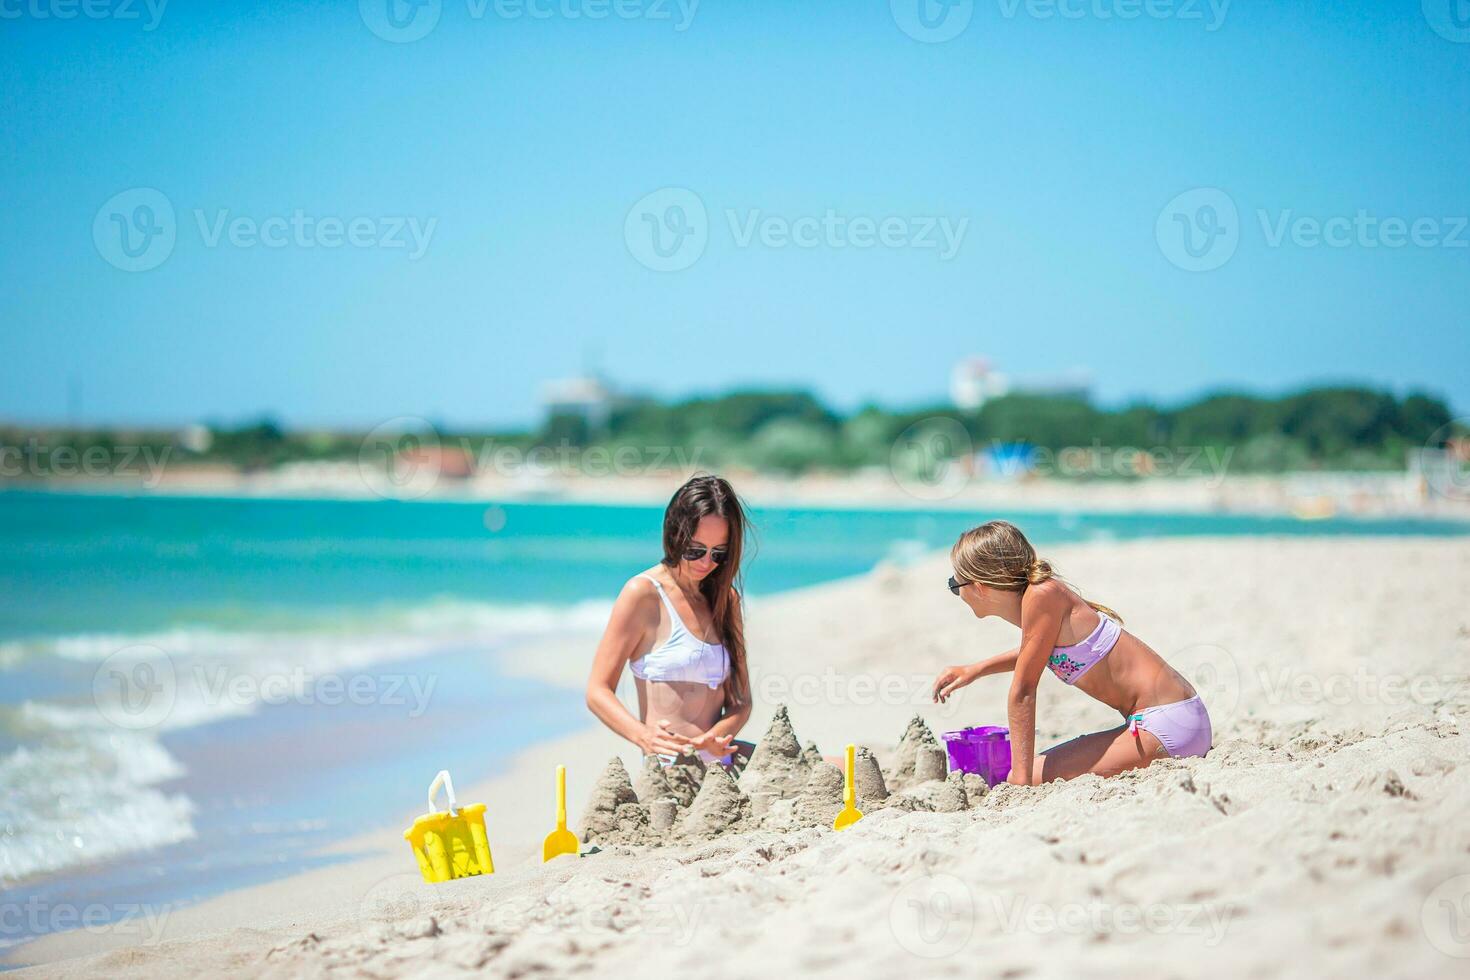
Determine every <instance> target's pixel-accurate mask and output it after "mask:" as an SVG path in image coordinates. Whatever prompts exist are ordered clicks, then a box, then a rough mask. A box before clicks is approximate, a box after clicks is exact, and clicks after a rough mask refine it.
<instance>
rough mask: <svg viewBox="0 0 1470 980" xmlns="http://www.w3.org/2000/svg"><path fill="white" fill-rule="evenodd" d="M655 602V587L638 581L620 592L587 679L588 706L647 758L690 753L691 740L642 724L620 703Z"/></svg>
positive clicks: (644, 636)
mask: <svg viewBox="0 0 1470 980" xmlns="http://www.w3.org/2000/svg"><path fill="white" fill-rule="evenodd" d="M652 601H657V600H656V599H654V597H653V588H652V586H649V585H645V584H643V583H640V582H638V580H636V579H634V580H632V581H630V582H629V583H628V584H627V585H625V586H623V591H622V592H620V593H618V599H617V601H616V602H615V603H613V610H612V615H611V616H609V617H608V620H607V629H605V630H603V631H602V640H601V641H600V642H599V643H598V644H597V653H596V655H594V656H593V658H592V674H591V676H589V677H588V678H587V707H588V708H589V709H590V710H591V711H592V713H593V714H594V715H596V716H597V717H598V719H599V720H600V721H601V722H602V723H603V724H604V725H606V726H607V727H608V728H611V729H612V730H613V731H614V732H616V733H617V734H618V735H621V736H622V737H623V738H625V739H627V740H628V741H630V742H632V743H633V744H634V745H636V746H638V748H639V749H640V750H641V751H642V752H643V754H644V755H651V754H654V753H660V754H664V755H678V754H679V753H681V752H684V751H687V750H688V748H689V740H688V739H680V738H675V737H674V736H673V735H671V734H669V733H668V732H667V731H665V730H664V729H663V728H662V727H652V726H649V725H645V724H643V722H641V721H639V720H638V719H637V718H635V717H633V715H632V713H631V712H630V711H628V709H627V708H626V707H625V706H624V705H623V702H621V701H619V700H618V678H619V677H621V676H622V674H623V668H624V667H625V666H627V663H628V659H629V658H630V657H632V656H633V654H634V653H636V652H637V650H638V648H639V646H641V645H642V643H643V641H644V640H645V639H646V638H647V634H648V618H649V614H650V612H652V610H651V609H650V607H649V605H648V604H649V603H650V602H652Z"/></svg>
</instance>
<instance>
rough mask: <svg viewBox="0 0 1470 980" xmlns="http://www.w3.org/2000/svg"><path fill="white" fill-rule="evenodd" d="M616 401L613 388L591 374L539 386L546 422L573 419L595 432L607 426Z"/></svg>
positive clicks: (616, 397) (559, 379)
mask: <svg viewBox="0 0 1470 980" xmlns="http://www.w3.org/2000/svg"><path fill="white" fill-rule="evenodd" d="M617 399H618V396H617V393H616V392H614V391H613V389H612V386H611V385H609V384H608V383H607V382H606V381H604V380H603V379H602V378H600V377H597V376H596V375H592V374H586V375H579V376H577V377H574V378H558V379H556V380H554V381H548V382H546V383H545V384H543V385H542V386H541V407H542V409H543V410H544V411H545V413H546V419H547V421H550V420H551V419H554V418H557V417H559V416H568V415H570V416H575V417H577V418H580V419H582V420H583V421H584V422H585V423H586V424H587V428H588V430H589V431H594V432H595V431H599V430H601V429H603V428H604V427H605V426H606V425H607V420H608V417H609V416H611V415H612V410H613V406H614V405H615V404H616V402H617Z"/></svg>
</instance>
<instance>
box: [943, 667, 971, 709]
mask: <svg viewBox="0 0 1470 980" xmlns="http://www.w3.org/2000/svg"><path fill="white" fill-rule="evenodd" d="M979 668H980V665H979V664H960V665H958V666H954V667H946V668H944V669H943V670H942V671H940V672H939V676H938V677H936V678H934V700H935V701H937V702H939V703H940V704H943V703H944V702H945V701H948V700H949V696H950V695H951V694H953V693H954V692H955V691H958V690H959V689H960V688H962V687H964V686H965V685H966V684H969V683H970V682H972V681H974V680H975V678H977V677H979V676H980V670H979Z"/></svg>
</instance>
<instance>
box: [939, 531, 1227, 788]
mask: <svg viewBox="0 0 1470 980" xmlns="http://www.w3.org/2000/svg"><path fill="white" fill-rule="evenodd" d="M950 563H951V564H952V565H953V566H954V572H955V573H954V576H953V577H952V578H950V580H949V590H950V591H951V592H953V593H954V594H955V595H957V596H959V597H960V598H961V599H963V600H964V601H965V605H967V606H969V607H970V610H971V611H972V612H973V613H974V614H975V615H976V617H978V618H982V619H983V618H984V617H986V616H999V617H1000V618H1001V619H1004V620H1005V621H1006V622H1008V623H1011V624H1013V625H1015V626H1019V627H1020V628H1021V645H1020V646H1019V647H1017V648H1016V649H1014V650H1007V651H1006V652H1005V653H1002V654H998V655H997V656H994V657H991V658H990V659H988V660H982V661H980V662H979V663H973V664H965V665H962V666H957V667H946V668H945V669H944V671H943V673H941V674H940V675H939V677H938V679H936V680H935V682H934V700H935V701H945V700H947V699H948V698H949V696H950V695H951V694H953V693H954V692H955V691H957V690H959V689H960V688H962V687H964V686H965V685H966V684H969V683H970V682H971V681H973V680H975V679H976V678H978V677H984V676H986V675H987V674H998V673H1002V672H1004V671H1013V672H1014V673H1013V676H1012V678H1011V691H1010V697H1009V699H1008V700H1007V714H1008V716H1009V719H1010V726H1011V774H1010V776H1009V777H1007V779H1006V782H1009V783H1015V784H1018V785H1021V786H1034V785H1037V784H1039V783H1045V782H1049V781H1051V780H1053V779H1071V778H1072V777H1074V776H1080V775H1083V774H1084V773H1096V774H1097V775H1099V776H1111V775H1114V774H1116V773H1120V772H1122V771H1124V770H1125V769H1137V768H1139V767H1142V766H1146V765H1148V764H1149V763H1150V762H1152V761H1153V760H1154V759H1155V758H1157V757H1158V756H1160V755H1169V756H1172V757H1173V758H1176V759H1179V758H1184V757H1186V756H1202V755H1204V754H1205V753H1206V752H1208V751H1209V750H1210V737H1211V733H1210V716H1209V714H1208V713H1207V712H1206V711H1205V706H1204V704H1203V702H1201V701H1200V699H1199V696H1198V695H1197V694H1196V693H1195V690H1194V688H1193V687H1192V686H1191V685H1190V683H1189V681H1187V680H1185V679H1184V677H1182V676H1181V675H1180V674H1179V673H1178V672H1177V671H1176V670H1174V669H1173V668H1172V667H1170V666H1169V665H1168V664H1166V663H1165V662H1164V660H1163V658H1162V657H1160V656H1159V655H1158V654H1157V653H1155V652H1154V651H1153V649H1152V648H1150V647H1149V646H1148V644H1146V643H1144V642H1143V641H1142V640H1140V639H1139V638H1138V637H1136V636H1134V635H1133V634H1132V633H1128V632H1126V631H1125V630H1124V629H1123V627H1122V622H1123V620H1122V617H1120V616H1119V615H1118V614H1117V613H1115V612H1113V611H1112V610H1111V609H1109V608H1107V607H1106V606H1100V605H1098V604H1097V603H1095V602H1088V601H1087V600H1085V599H1083V598H1082V597H1081V596H1079V595H1078V594H1077V593H1076V592H1074V591H1073V590H1072V589H1071V588H1069V587H1068V586H1067V585H1066V584H1065V583H1063V582H1062V581H1061V580H1059V579H1058V578H1056V576H1055V575H1054V574H1053V572H1052V569H1051V565H1049V564H1048V563H1047V562H1046V561H1044V560H1042V559H1040V558H1037V557H1036V550H1035V549H1034V548H1032V547H1031V543H1030V542H1029V541H1027V540H1026V536H1025V535H1024V534H1022V533H1021V531H1020V529H1019V528H1017V527H1016V526H1015V525H1014V524H1008V523H1006V522H1005V521H991V522H990V523H988V524H982V525H980V526H979V527H977V528H974V529H972V530H969V531H966V532H965V533H964V534H962V535H960V539H959V540H958V541H957V542H955V546H954V547H953V548H952V549H951V550H950ZM1048 667H1049V668H1051V672H1052V673H1054V674H1056V675H1057V677H1059V678H1061V679H1062V681H1063V682H1064V683H1066V684H1069V685H1072V686H1074V687H1077V688H1078V689H1080V690H1081V691H1082V692H1083V693H1084V694H1088V695H1091V696H1092V697H1094V698H1096V699H1097V700H1099V701H1101V702H1102V703H1103V704H1105V705H1107V706H1108V707H1110V708H1113V709H1115V710H1116V711H1117V712H1118V713H1119V714H1121V715H1122V716H1123V720H1124V724H1122V725H1119V726H1118V727H1117V728H1110V729H1108V730H1107V731H1103V732H1093V733H1092V734H1090V735H1082V736H1079V737H1078V738H1074V739H1073V740H1072V741H1070V742H1064V743H1062V744H1061V745H1058V746H1055V747H1053V748H1051V749H1048V750H1047V751H1045V752H1043V753H1041V755H1040V758H1036V757H1035V743H1036V685H1037V682H1038V681H1040V680H1041V672H1042V670H1043V669H1045V668H1048Z"/></svg>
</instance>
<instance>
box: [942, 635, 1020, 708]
mask: <svg viewBox="0 0 1470 980" xmlns="http://www.w3.org/2000/svg"><path fill="white" fill-rule="evenodd" d="M1020 652H1021V648H1020V647H1016V648H1015V649H1014V650H1007V651H1006V652H1005V653H997V654H996V655H995V656H993V657H987V658H986V659H984V660H981V661H978V662H976V663H973V664H959V665H956V666H954V667H946V668H944V670H942V671H940V672H939V676H938V677H936V678H934V700H935V701H938V702H940V703H943V702H945V701H948V700H949V696H950V695H951V694H953V693H954V692H955V691H958V690H959V689H960V688H962V687H964V686H965V685H967V684H970V683H973V682H974V681H977V680H979V679H980V678H982V677H989V676H990V675H991V674H1003V673H1005V672H1006V671H1010V670H1015V669H1016V657H1017V656H1018V655H1019V654H1020Z"/></svg>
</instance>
